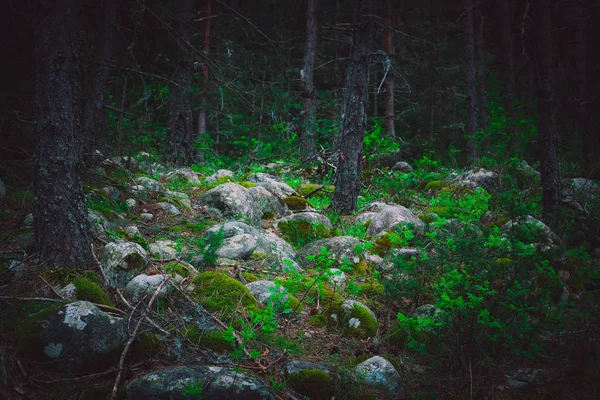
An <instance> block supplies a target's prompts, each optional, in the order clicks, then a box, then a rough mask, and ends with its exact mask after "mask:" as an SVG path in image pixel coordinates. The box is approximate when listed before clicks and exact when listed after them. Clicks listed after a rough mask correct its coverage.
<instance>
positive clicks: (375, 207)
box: [365, 201, 394, 213]
mask: <svg viewBox="0 0 600 400" xmlns="http://www.w3.org/2000/svg"><path fill="white" fill-rule="evenodd" d="M393 205H394V204H388V203H384V202H383V201H374V202H372V203H369V204H368V205H367V206H366V207H365V211H370V212H376V213H378V212H381V211H383V210H385V209H386V208H388V207H389V206H393Z"/></svg>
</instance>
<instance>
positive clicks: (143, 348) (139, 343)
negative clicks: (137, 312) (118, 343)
mask: <svg viewBox="0 0 600 400" xmlns="http://www.w3.org/2000/svg"><path fill="white" fill-rule="evenodd" d="M161 350H162V343H161V342H160V340H159V339H158V336H156V335H155V334H154V333H152V332H142V333H140V334H139V335H138V336H137V337H136V338H135V342H133V346H132V348H131V352H132V355H133V357H134V358H135V359H139V360H147V359H149V358H151V357H153V356H155V355H156V354H158V353H160V352H161Z"/></svg>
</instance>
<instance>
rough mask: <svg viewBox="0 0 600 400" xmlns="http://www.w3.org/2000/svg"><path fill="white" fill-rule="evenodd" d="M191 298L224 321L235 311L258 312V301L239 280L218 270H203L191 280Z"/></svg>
mask: <svg viewBox="0 0 600 400" xmlns="http://www.w3.org/2000/svg"><path fill="white" fill-rule="evenodd" d="M192 282H193V285H194V286H195V287H194V290H193V291H192V296H193V298H194V299H195V300H196V301H198V302H200V303H201V304H202V305H203V306H204V307H206V309H207V310H208V311H212V312H217V313H220V314H221V316H222V318H223V319H224V320H225V323H227V322H229V321H231V320H235V319H236V318H235V313H236V312H245V311H250V310H252V311H255V312H258V302H257V301H256V299H255V298H254V296H252V293H250V291H249V290H248V288H246V286H244V285H243V284H242V283H241V282H239V281H237V280H235V279H233V278H230V277H228V276H227V275H225V274H223V273H220V272H203V273H201V274H199V275H198V276H197V277H196V278H195V279H194V280H193V281H192Z"/></svg>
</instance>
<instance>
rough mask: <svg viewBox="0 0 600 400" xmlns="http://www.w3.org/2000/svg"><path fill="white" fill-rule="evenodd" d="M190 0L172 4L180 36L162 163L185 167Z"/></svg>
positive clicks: (189, 141) (189, 127)
mask: <svg viewBox="0 0 600 400" xmlns="http://www.w3.org/2000/svg"><path fill="white" fill-rule="evenodd" d="M193 5H194V1H193V0H177V1H176V2H175V19H176V26H177V33H178V35H179V38H178V40H181V41H182V43H179V46H178V49H179V51H178V54H179V63H178V64H177V67H176V70H175V73H174V75H173V78H172V80H173V82H175V83H171V84H170V85H169V121H168V125H167V137H166V139H165V145H164V152H165V160H166V161H167V162H170V163H172V164H175V165H186V164H188V163H189V162H190V161H191V155H192V98H191V93H192V78H193V73H194V70H193V65H192V57H191V56H190V55H189V51H190V48H191V45H190V43H191V39H192V33H193V31H192V25H191V23H192V19H193V16H194V14H193V13H194V8H193Z"/></svg>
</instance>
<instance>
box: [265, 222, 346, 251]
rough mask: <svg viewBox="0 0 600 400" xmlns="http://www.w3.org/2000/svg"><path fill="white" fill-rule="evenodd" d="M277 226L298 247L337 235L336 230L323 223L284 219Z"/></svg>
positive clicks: (285, 237)
mask: <svg viewBox="0 0 600 400" xmlns="http://www.w3.org/2000/svg"><path fill="white" fill-rule="evenodd" d="M277 227H278V229H279V231H280V232H281V234H282V236H283V237H284V239H286V240H287V241H288V242H290V243H291V244H292V245H294V246H297V247H302V246H304V245H306V244H308V243H310V242H314V241H315V240H320V239H326V238H330V237H333V236H335V234H334V232H331V231H330V230H329V229H327V228H326V227H325V226H324V225H323V224H319V223H312V222H308V221H293V220H291V221H283V222H280V223H279V224H277Z"/></svg>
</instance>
